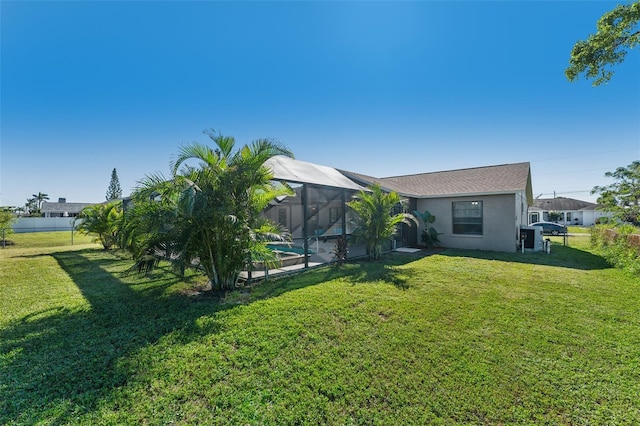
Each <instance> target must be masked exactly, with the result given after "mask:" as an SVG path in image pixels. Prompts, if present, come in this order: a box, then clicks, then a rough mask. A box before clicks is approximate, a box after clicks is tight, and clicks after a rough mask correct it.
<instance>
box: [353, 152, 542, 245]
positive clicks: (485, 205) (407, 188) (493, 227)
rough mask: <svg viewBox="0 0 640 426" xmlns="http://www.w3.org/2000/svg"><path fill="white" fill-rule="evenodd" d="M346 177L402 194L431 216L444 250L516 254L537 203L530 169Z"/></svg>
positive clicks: (523, 166)
mask: <svg viewBox="0 0 640 426" xmlns="http://www.w3.org/2000/svg"><path fill="white" fill-rule="evenodd" d="M343 173H344V174H345V175H346V176H348V177H350V178H351V179H353V180H355V181H356V182H358V183H360V184H361V185H368V184H372V183H378V184H380V186H381V187H382V188H383V189H385V190H387V191H395V192H397V193H398V194H400V195H402V196H404V197H406V198H408V200H409V205H410V209H412V210H413V209H415V210H418V211H420V212H424V211H425V210H428V211H429V212H430V213H431V214H432V215H434V216H435V217H436V220H435V222H434V223H433V224H432V225H431V226H433V227H434V228H435V229H436V230H437V231H438V232H439V233H440V235H439V236H438V239H439V240H440V242H441V244H442V246H444V247H450V248H464V249H477V250H493V251H505V252H514V251H516V250H517V247H518V242H519V238H520V227H521V226H523V225H527V224H528V212H529V210H528V207H529V206H530V205H531V204H532V203H533V195H532V194H533V192H532V185H531V171H530V166H529V163H516V164H504V165H497V166H488V167H477V168H470V169H461V170H450V171H443V172H434V173H422V174H415V175H407V176H395V177H387V178H373V177H370V176H365V175H361V174H357V173H351V172H346V171H343ZM422 229H423V226H422V225H421V227H420V229H418V230H417V234H416V238H417V235H420V234H421V232H422Z"/></svg>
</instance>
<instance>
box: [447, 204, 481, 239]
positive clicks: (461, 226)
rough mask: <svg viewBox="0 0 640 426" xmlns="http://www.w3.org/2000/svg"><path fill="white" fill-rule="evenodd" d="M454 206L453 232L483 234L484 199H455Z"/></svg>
mask: <svg viewBox="0 0 640 426" xmlns="http://www.w3.org/2000/svg"><path fill="white" fill-rule="evenodd" d="M452 207H453V233H454V234H465V235H482V201H455V202H453V203H452Z"/></svg>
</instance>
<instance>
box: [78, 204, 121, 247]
mask: <svg viewBox="0 0 640 426" xmlns="http://www.w3.org/2000/svg"><path fill="white" fill-rule="evenodd" d="M122 215H123V213H122V203H121V202H120V201H113V202H110V203H104V204H94V205H91V206H87V207H85V208H84V209H82V211H81V212H80V214H79V215H78V216H77V217H76V218H75V219H74V220H73V225H74V228H75V230H76V231H78V232H81V233H83V234H95V235H96V236H97V237H98V238H97V239H98V240H99V241H100V243H101V244H102V247H104V249H105V250H109V249H110V248H111V247H113V246H115V245H118V241H119V238H120V231H121V228H122V217H123V216H122Z"/></svg>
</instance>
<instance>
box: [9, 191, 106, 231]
mask: <svg viewBox="0 0 640 426" xmlns="http://www.w3.org/2000/svg"><path fill="white" fill-rule="evenodd" d="M93 204H95V203H67V202H66V199H64V198H60V199H58V202H57V203H55V202H54V203H50V202H47V201H45V202H43V203H42V206H41V213H42V216H41V217H21V218H18V219H17V220H16V222H15V223H14V224H13V230H14V231H15V232H17V233H20V232H49V231H71V230H72V229H73V220H74V218H75V217H76V216H78V214H79V213H80V211H81V210H82V209H83V208H85V207H86V206H90V205H93Z"/></svg>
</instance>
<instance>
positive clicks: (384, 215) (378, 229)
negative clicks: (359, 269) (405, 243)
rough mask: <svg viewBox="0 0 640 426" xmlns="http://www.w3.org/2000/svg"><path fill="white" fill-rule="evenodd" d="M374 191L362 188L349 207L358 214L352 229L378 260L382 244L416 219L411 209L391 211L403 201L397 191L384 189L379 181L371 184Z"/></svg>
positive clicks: (368, 251) (370, 255)
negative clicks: (399, 226)
mask: <svg viewBox="0 0 640 426" xmlns="http://www.w3.org/2000/svg"><path fill="white" fill-rule="evenodd" d="M370 189H371V192H367V191H360V192H359V193H358V196H357V198H356V199H355V200H353V201H351V202H349V203H348V204H349V207H351V208H352V209H353V211H354V212H355V213H356V214H357V215H358V217H357V219H356V221H357V223H358V227H357V228H356V230H355V231H354V232H353V235H354V236H355V238H356V240H358V241H364V242H365V243H366V245H367V253H368V255H369V258H370V259H374V260H378V259H380V256H381V254H382V246H383V244H384V242H385V241H389V240H390V239H391V237H392V236H393V235H394V234H395V233H396V231H397V226H398V225H399V224H401V223H406V224H409V223H416V224H417V220H416V218H415V216H413V215H411V214H409V213H398V214H395V215H392V214H391V213H392V211H393V208H394V207H395V206H396V205H397V204H399V203H401V201H402V200H401V199H400V195H398V193H397V192H389V193H385V192H384V191H383V190H382V188H380V185H378V184H375V185H373V186H371V187H370Z"/></svg>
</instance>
